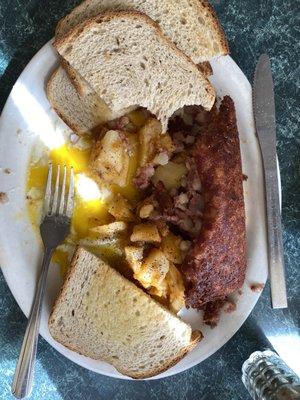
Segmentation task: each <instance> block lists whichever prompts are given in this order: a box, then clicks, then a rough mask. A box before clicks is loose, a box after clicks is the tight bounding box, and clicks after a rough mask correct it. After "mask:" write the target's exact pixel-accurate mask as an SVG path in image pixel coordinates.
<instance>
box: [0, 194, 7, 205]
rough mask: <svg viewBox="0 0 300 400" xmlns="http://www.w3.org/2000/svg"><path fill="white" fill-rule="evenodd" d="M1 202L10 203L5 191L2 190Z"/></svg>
mask: <svg viewBox="0 0 300 400" xmlns="http://www.w3.org/2000/svg"><path fill="white" fill-rule="evenodd" d="M0 203H2V204H5V203H8V196H7V194H6V193H4V192H0Z"/></svg>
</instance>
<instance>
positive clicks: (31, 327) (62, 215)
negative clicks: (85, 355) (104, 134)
mask: <svg viewBox="0 0 300 400" xmlns="http://www.w3.org/2000/svg"><path fill="white" fill-rule="evenodd" d="M52 169H53V168H52V164H49V171H48V180H47V186H46V191H45V200H44V208H43V220H42V223H41V225H40V232H41V237H42V240H43V244H44V248H45V252H44V258H43V262H42V268H41V274H40V277H39V280H38V284H37V288H36V293H35V296H34V300H33V305H32V309H31V312H30V315H29V319H28V324H27V328H26V332H25V336H24V339H23V344H22V348H21V352H20V356H19V360H18V364H17V367H16V371H15V375H14V380H13V384H12V393H13V395H14V396H15V397H17V398H18V399H23V398H24V397H26V396H28V395H29V394H30V392H31V389H32V382H33V374H34V366H35V359H36V351H37V343H38V336H39V326H40V320H41V309H42V302H43V298H44V293H45V287H46V278H47V273H48V269H49V265H50V261H51V256H52V253H53V251H54V250H55V248H56V247H57V246H58V245H59V244H61V243H62V242H63V240H64V239H65V238H66V236H67V235H68V233H69V232H70V223H71V217H72V213H73V208H74V173H73V169H72V168H71V170H70V180H69V188H68V194H67V193H66V179H67V168H66V166H64V168H63V180H62V185H61V190H60V181H61V176H60V175H61V173H60V171H61V167H60V166H58V167H57V175H56V182H55V188H54V193H53V189H52Z"/></svg>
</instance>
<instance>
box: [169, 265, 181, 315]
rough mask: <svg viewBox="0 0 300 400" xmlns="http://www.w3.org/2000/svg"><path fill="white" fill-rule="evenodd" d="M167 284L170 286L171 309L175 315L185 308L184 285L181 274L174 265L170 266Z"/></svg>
mask: <svg viewBox="0 0 300 400" xmlns="http://www.w3.org/2000/svg"><path fill="white" fill-rule="evenodd" d="M166 283H167V285H168V294H169V304H170V308H171V310H172V311H174V312H175V313H178V311H180V310H181V309H182V308H183V307H184V306H185V299H184V283H183V280H182V276H181V273H180V272H179V271H178V269H177V268H176V267H175V265H174V264H173V263H170V265H169V270H168V273H167V275H166Z"/></svg>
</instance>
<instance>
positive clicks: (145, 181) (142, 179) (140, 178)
mask: <svg viewBox="0 0 300 400" xmlns="http://www.w3.org/2000/svg"><path fill="white" fill-rule="evenodd" d="M154 172H155V170H154V167H153V165H151V164H147V165H144V166H143V167H140V168H139V169H138V172H137V174H136V177H135V178H134V180H133V183H134V185H135V186H136V187H137V188H138V189H142V190H143V189H146V188H147V187H148V186H149V184H150V179H151V178H152V176H153V175H154Z"/></svg>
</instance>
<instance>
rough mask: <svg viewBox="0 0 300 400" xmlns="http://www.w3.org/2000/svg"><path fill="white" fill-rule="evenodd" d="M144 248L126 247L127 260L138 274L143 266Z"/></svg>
mask: <svg viewBox="0 0 300 400" xmlns="http://www.w3.org/2000/svg"><path fill="white" fill-rule="evenodd" d="M143 252H144V248H143V247H141V246H126V247H125V258H126V261H127V262H128V264H129V266H130V268H131V269H132V270H133V272H134V273H135V274H137V273H138V272H139V271H140V269H141V266H142V260H143Z"/></svg>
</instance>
